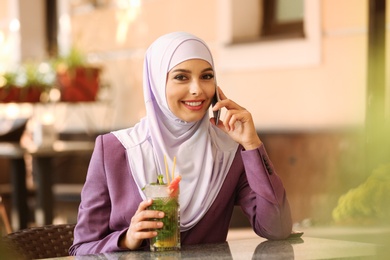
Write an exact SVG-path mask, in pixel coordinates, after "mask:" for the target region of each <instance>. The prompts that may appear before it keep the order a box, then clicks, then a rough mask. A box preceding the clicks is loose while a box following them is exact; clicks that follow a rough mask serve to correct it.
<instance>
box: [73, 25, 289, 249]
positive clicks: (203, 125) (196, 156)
mask: <svg viewBox="0 0 390 260" xmlns="http://www.w3.org/2000/svg"><path fill="white" fill-rule="evenodd" d="M216 86H217V84H216V80H215V67H214V62H213V58H212V55H211V52H210V50H209V48H208V47H207V45H206V43H205V42H204V41H203V40H201V39H199V38H198V37H196V36H194V35H192V34H189V33H185V32H174V33H170V34H166V35H164V36H161V37H160V38H158V39H157V40H156V41H155V42H154V43H153V44H152V45H151V46H150V47H149V48H148V50H147V52H146V56H145V60H144V81H143V88H144V98H145V106H146V111H147V115H146V117H145V118H143V119H142V120H141V121H140V122H139V123H138V124H136V125H135V126H134V127H131V128H126V129H122V130H118V131H114V132H111V133H108V134H105V135H101V136H99V137H98V138H97V139H96V145H95V149H94V153H93V155H92V157H91V162H90V165H89V170H88V175H87V179H86V182H85V185H84V188H83V192H82V194H81V205H80V207H79V209H80V210H79V215H78V221H77V225H76V228H75V233H74V234H75V237H74V244H73V245H72V247H71V248H70V253H71V254H74V255H83V254H93V253H102V252H109V251H123V250H126V249H130V250H147V249H148V248H149V244H150V239H152V240H153V239H154V238H155V237H156V236H157V235H158V233H159V232H162V230H164V229H166V228H164V217H165V215H166V214H167V212H164V210H152V209H150V206H151V205H152V204H153V200H152V199H147V197H146V194H145V193H144V191H143V189H142V188H143V187H145V186H147V185H148V184H150V183H155V182H156V179H157V178H158V176H163V175H161V173H162V172H164V169H165V171H166V172H167V170H166V167H167V166H166V165H172V164H174V165H175V166H176V168H175V169H176V173H177V174H179V175H180V176H181V177H182V178H181V180H180V184H179V189H180V195H179V205H180V241H181V244H182V245H189V244H202V243H216V242H224V241H226V238H227V233H228V229H229V225H230V219H231V216H232V212H233V209H234V206H235V205H237V206H240V207H241V209H243V211H244V214H245V215H246V216H247V217H248V219H249V221H250V222H251V225H252V227H253V229H254V230H255V232H256V233H257V234H258V235H259V236H263V237H266V238H269V239H283V238H287V237H288V236H289V235H290V233H291V228H292V223H291V213H290V208H289V203H288V201H287V198H286V192H285V189H284V187H283V184H282V181H281V179H280V178H279V176H278V175H277V174H276V171H275V169H274V168H273V165H272V163H271V160H270V159H269V158H268V155H267V152H266V150H265V147H264V145H263V143H262V142H261V140H260V139H259V136H258V135H257V131H256V129H255V127H254V123H253V119H252V116H251V113H250V112H249V111H247V110H246V109H245V108H243V107H241V106H240V105H238V104H236V103H235V102H234V101H232V100H230V99H228V98H227V97H226V96H225V94H224V93H223V92H222V90H221V88H219V87H218V88H217V87H216ZM216 88H217V89H216ZM216 91H218V92H216ZM216 94H219V97H220V99H219V100H218V101H217V102H216V103H215V104H214V102H213V107H212V110H215V111H217V110H219V109H222V108H224V109H226V110H227V112H226V115H225V117H224V118H223V120H219V122H218V123H217V124H216V123H215V119H214V118H209V113H208V108H209V107H210V104H212V101H213V99H214V96H215V95H216ZM176 158H177V160H176ZM160 178H161V177H160ZM163 178H165V176H164V177H163ZM166 178H167V179H166V180H164V182H165V183H168V182H169V180H168V174H167V177H166ZM113 212H115V214H113ZM210 230H213V232H210Z"/></svg>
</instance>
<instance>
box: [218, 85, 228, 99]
mask: <svg viewBox="0 0 390 260" xmlns="http://www.w3.org/2000/svg"><path fill="white" fill-rule="evenodd" d="M217 91H218V94H219V99H220V100H224V99H227V97H226V95H225V93H223V91H222V89H221V88H220V87H219V86H218V89H217Z"/></svg>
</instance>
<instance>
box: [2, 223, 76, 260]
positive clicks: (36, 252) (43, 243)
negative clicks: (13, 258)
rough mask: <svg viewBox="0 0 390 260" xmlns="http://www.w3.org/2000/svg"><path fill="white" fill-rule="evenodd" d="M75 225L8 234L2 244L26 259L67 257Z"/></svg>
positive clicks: (51, 226) (29, 229)
mask: <svg viewBox="0 0 390 260" xmlns="http://www.w3.org/2000/svg"><path fill="white" fill-rule="evenodd" d="M74 227H75V224H61V225H46V226H43V227H32V228H27V229H22V230H19V231H16V232H13V233H10V234H8V235H6V236H4V237H3V242H4V244H5V245H6V246H7V247H8V248H9V249H10V250H13V251H15V252H17V253H18V254H19V255H21V256H22V257H24V258H26V259H39V258H52V257H60V256H68V255H69V253H68V249H69V247H70V246H71V245H72V243H73V231H74Z"/></svg>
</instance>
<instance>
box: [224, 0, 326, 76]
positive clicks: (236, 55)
mask: <svg viewBox="0 0 390 260" xmlns="http://www.w3.org/2000/svg"><path fill="white" fill-rule="evenodd" d="M270 2H275V3H270ZM218 3H219V5H218V7H219V24H218V42H219V43H221V44H222V47H221V48H220V53H219V55H218V56H219V60H218V63H220V65H219V66H220V67H221V68H222V69H225V70H230V69H234V70H237V69H254V68H256V69H259V68H267V69H268V68H275V67H277V68H281V67H297V66H308V65H318V64H319V63H320V60H321V16H320V11H321V9H320V7H321V1H320V0H246V1H245V4H242V1H241V0H230V1H226V0H219V1H218ZM293 3H294V4H293ZM299 3H300V4H299ZM267 4H268V5H267ZM267 8H268V9H267ZM265 9H267V10H268V11H267V14H266V15H265V12H264V11H263V10H265ZM292 9H294V10H293V11H292ZM270 10H271V11H272V14H270V13H269V12H271V11H270ZM285 10H289V12H285ZM264 16H267V17H264ZM264 28H268V29H264Z"/></svg>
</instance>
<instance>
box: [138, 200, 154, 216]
mask: <svg viewBox="0 0 390 260" xmlns="http://www.w3.org/2000/svg"><path fill="white" fill-rule="evenodd" d="M152 203H153V200H152V199H148V200H144V201H142V202H141V203H140V204H139V205H138V209H137V211H136V214H137V213H138V212H141V211H144V210H145V209H147V208H148V207H149V206H151V205H152Z"/></svg>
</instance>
